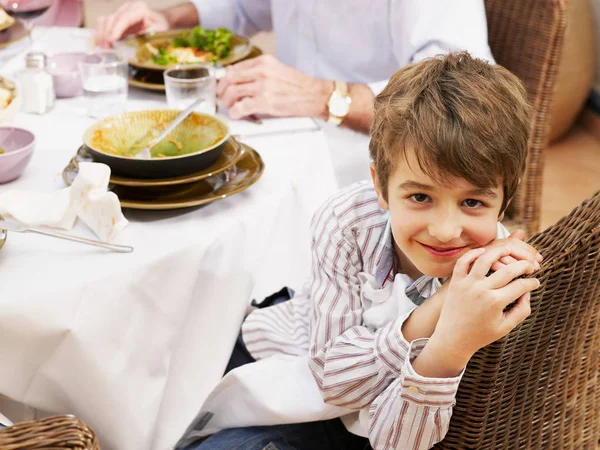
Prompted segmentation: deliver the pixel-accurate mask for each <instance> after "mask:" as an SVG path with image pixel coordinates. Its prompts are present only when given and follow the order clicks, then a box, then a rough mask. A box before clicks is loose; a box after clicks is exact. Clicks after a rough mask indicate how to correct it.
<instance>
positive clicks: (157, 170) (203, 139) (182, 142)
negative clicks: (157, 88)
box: [83, 110, 229, 178]
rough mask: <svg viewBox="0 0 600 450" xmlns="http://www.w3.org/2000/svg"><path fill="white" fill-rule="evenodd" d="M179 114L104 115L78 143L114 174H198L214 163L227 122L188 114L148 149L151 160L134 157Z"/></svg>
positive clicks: (145, 176)
mask: <svg viewBox="0 0 600 450" xmlns="http://www.w3.org/2000/svg"><path fill="white" fill-rule="evenodd" d="M179 113H180V111H178V110H146V111H132V112H127V113H123V114H119V115H116V116H112V117H108V118H106V119H102V120H100V121H98V122H96V123H95V124H93V125H92V126H90V127H89V128H88V129H87V130H86V131H85V133H84V135H83V141H84V143H85V145H86V146H87V147H88V148H89V149H90V152H91V153H92V155H93V157H94V160H96V161H98V162H102V163H105V164H107V165H108V166H110V168H111V170H112V172H113V173H114V174H116V175H121V176H130V177H134V178H165V177H175V176H180V175H185V174H189V173H193V172H198V171H200V170H203V169H205V168H206V167H208V166H210V165H211V164H213V163H214V162H215V161H216V160H217V158H218V157H219V156H220V154H221V152H222V150H223V146H224V144H225V142H226V141H227V139H229V126H228V125H227V123H226V122H224V121H223V120H221V119H219V118H217V117H214V116H211V115H208V114H201V113H196V112H195V113H192V114H191V115H190V116H189V117H187V118H186V119H185V120H184V121H183V122H182V123H180V124H179V125H178V126H177V127H176V128H175V129H174V130H173V131H172V132H171V133H169V134H168V135H167V137H166V138H165V139H163V140H162V141H160V142H159V143H158V144H157V145H156V146H154V148H152V151H151V153H152V158H151V159H147V160H145V159H135V158H134V156H135V154H136V153H137V151H139V149H140V148H142V147H144V146H145V145H146V144H147V143H148V142H149V141H150V140H151V139H153V138H155V137H156V136H157V135H158V134H159V133H160V132H161V131H162V130H163V129H164V128H165V127H167V126H168V124H169V123H170V122H171V121H172V120H174V119H175V117H177V115H178V114H179ZM157 124H158V125H159V126H157ZM149 130H152V133H149ZM142 138H144V139H142ZM141 139H142V140H141ZM134 146H135V147H136V148H137V151H136V149H132V147H134Z"/></svg>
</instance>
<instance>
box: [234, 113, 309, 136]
mask: <svg viewBox="0 0 600 450" xmlns="http://www.w3.org/2000/svg"><path fill="white" fill-rule="evenodd" d="M229 127H230V131H231V134H234V135H240V136H242V137H248V138H250V137H254V136H256V137H260V136H261V135H262V134H263V133H264V134H265V135H271V134H273V133H277V132H288V131H317V130H319V125H318V124H317V123H316V122H315V121H314V120H313V119H311V118H310V117H282V118H261V123H260V124H258V123H254V122H252V121H250V120H230V119H229Z"/></svg>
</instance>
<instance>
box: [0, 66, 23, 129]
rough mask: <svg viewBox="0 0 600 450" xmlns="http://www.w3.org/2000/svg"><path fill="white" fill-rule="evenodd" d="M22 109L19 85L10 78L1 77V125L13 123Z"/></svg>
mask: <svg viewBox="0 0 600 450" xmlns="http://www.w3.org/2000/svg"><path fill="white" fill-rule="evenodd" d="M7 102H8V104H6V103H7ZM20 107H21V96H20V95H19V91H18V89H17V85H16V84H15V83H14V82H13V81H12V80H9V79H8V78H3V77H0V124H2V123H6V122H9V121H11V120H12V119H13V118H14V117H15V116H16V115H17V113H18V112H19V109H20Z"/></svg>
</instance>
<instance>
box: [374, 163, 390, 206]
mask: <svg viewBox="0 0 600 450" xmlns="http://www.w3.org/2000/svg"><path fill="white" fill-rule="evenodd" d="M369 169H370V171H371V179H372V180H373V185H374V186H375V192H377V200H378V204H379V207H380V208H381V209H384V210H388V209H390V206H389V205H388V202H387V200H386V199H385V197H384V195H383V192H382V191H381V184H380V183H379V177H378V176H377V172H376V171H375V163H371V164H370V165H369Z"/></svg>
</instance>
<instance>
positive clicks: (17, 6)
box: [0, 0, 55, 48]
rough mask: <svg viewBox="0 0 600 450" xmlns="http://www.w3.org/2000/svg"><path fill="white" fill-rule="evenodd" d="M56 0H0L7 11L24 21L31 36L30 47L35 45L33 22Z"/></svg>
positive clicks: (0, 3) (0, 4)
mask: <svg viewBox="0 0 600 450" xmlns="http://www.w3.org/2000/svg"><path fill="white" fill-rule="evenodd" d="M54 1H55V0H0V6H2V8H3V9H4V10H5V11H6V13H7V14H8V15H10V16H12V17H14V18H15V19H18V20H19V21H21V22H23V25H24V26H25V29H26V30H27V35H28V37H29V47H30V48H31V46H32V45H33V38H32V37H31V32H32V30H33V23H34V22H35V21H36V20H37V19H39V18H40V17H41V16H42V15H44V14H45V13H46V11H48V10H49V9H50V7H51V6H52V4H53V3H54Z"/></svg>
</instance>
